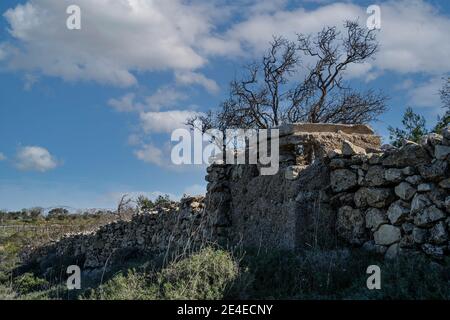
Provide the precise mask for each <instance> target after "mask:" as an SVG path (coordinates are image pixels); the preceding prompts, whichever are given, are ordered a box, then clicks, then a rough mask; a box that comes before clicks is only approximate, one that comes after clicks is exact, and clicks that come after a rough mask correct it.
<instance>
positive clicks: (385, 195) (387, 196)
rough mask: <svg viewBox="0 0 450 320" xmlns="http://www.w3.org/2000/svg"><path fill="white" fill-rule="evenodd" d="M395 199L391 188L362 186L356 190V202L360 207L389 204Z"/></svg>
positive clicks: (375, 206)
mask: <svg viewBox="0 0 450 320" xmlns="http://www.w3.org/2000/svg"><path fill="white" fill-rule="evenodd" d="M393 199H394V196H393V193H392V190H391V189H388V188H361V189H359V190H358V191H356V192H355V197H354V200H355V204H356V206H357V207H358V208H361V207H367V206H370V207H374V208H383V207H386V206H388V205H389V204H390V203H391V202H392V200H393Z"/></svg>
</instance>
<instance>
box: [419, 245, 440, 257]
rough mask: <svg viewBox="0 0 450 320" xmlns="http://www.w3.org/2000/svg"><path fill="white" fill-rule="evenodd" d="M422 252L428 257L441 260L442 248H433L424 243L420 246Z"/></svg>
mask: <svg viewBox="0 0 450 320" xmlns="http://www.w3.org/2000/svg"><path fill="white" fill-rule="evenodd" d="M422 250H423V251H424V252H425V253H426V254H427V255H429V256H431V257H433V258H436V259H441V258H442V257H443V256H444V247H443V246H433V245H432V244H429V243H426V244H424V245H422Z"/></svg>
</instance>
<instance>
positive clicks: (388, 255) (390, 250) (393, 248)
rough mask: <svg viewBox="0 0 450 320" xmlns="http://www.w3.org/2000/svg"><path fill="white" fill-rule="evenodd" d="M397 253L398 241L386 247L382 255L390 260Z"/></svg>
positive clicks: (395, 256)
mask: <svg viewBox="0 0 450 320" xmlns="http://www.w3.org/2000/svg"><path fill="white" fill-rule="evenodd" d="M398 253H399V245H398V243H394V244H392V245H391V246H390V247H389V248H388V249H387V251H386V254H385V255H384V257H385V258H386V259H388V260H392V259H395V258H397V256H398Z"/></svg>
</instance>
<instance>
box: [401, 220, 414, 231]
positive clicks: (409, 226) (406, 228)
mask: <svg viewBox="0 0 450 320" xmlns="http://www.w3.org/2000/svg"><path fill="white" fill-rule="evenodd" d="M414 227H415V226H414V224H413V223H410V222H405V223H404V224H402V229H403V231H404V232H405V233H406V234H409V233H412V231H413V230H414Z"/></svg>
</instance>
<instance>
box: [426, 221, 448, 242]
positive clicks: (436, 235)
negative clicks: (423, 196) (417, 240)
mask: <svg viewBox="0 0 450 320" xmlns="http://www.w3.org/2000/svg"><path fill="white" fill-rule="evenodd" d="M447 240H448V233H447V230H446V227H445V223H444V222H442V221H441V222H439V223H437V224H436V225H435V226H434V227H433V228H431V230H430V242H431V243H434V244H444V243H446V242H447Z"/></svg>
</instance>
